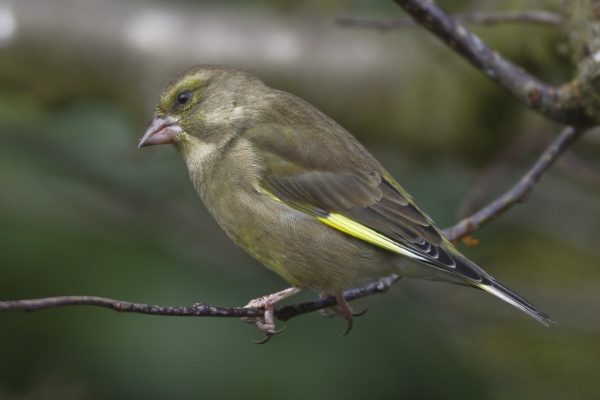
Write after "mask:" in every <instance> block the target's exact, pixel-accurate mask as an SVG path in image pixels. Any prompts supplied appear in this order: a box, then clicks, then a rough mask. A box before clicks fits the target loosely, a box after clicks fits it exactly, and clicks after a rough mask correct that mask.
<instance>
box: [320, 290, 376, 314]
mask: <svg viewBox="0 0 600 400" xmlns="http://www.w3.org/2000/svg"><path fill="white" fill-rule="evenodd" d="M327 297H329V295H327V294H325V293H320V294H319V299H325V298H327ZM348 307H349V308H350V310H351V311H352V316H353V317H361V316H363V315H365V314H366V312H367V311H368V310H369V309H368V308H365V309H364V310H362V311H354V309H353V308H352V307H350V305H348ZM319 314H321V316H322V317H325V318H332V317H335V316H336V315H339V316H342V317H343V315H342V313H341V312H340V310H339V309H338V306H337V305H335V306H332V307H327V308H322V309H320V310H319Z"/></svg>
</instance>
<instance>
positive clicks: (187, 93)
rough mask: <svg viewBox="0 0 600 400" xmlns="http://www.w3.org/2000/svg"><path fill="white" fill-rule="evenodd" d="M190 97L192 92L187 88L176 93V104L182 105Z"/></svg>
mask: <svg viewBox="0 0 600 400" xmlns="http://www.w3.org/2000/svg"><path fill="white" fill-rule="evenodd" d="M191 98H192V92H190V91H189V90H186V91H183V92H181V93H179V94H178V95H177V104H179V105H181V106H182V105H184V104H186V103H187V102H188V101H190V99H191Z"/></svg>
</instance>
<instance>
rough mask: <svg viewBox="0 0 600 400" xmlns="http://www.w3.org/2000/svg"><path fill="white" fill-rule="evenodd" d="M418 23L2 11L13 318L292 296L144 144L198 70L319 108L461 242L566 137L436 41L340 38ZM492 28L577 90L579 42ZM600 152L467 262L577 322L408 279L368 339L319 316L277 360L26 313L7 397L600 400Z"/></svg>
mask: <svg viewBox="0 0 600 400" xmlns="http://www.w3.org/2000/svg"><path fill="white" fill-rule="evenodd" d="M441 3H442V5H443V6H445V7H447V8H448V9H450V10H452V11H466V10H475V9H478V10H498V9H519V8H539V7H541V6H542V5H543V6H544V7H546V8H547V9H548V10H556V9H557V8H556V7H557V4H558V3H559V2H555V1H549V2H539V1H533V0H530V1H525V0H520V1H516V0H515V1H508V0H507V1H483V0H480V1H475V0H473V1H466V0H465V1H444V2H441ZM402 14H403V13H402V11H401V10H400V9H399V8H398V7H397V6H396V5H395V4H393V3H392V2H391V1H383V0H381V1H359V0H346V1H342V0H327V1H317V0H310V1H304V2H295V1H276V0H272V1H267V0H264V1H256V0H255V1H218V2H217V1H215V2H201V1H162V2H159V1H119V0H50V1H44V2H40V1H35V0H14V1H7V0H0V227H1V229H0V299H20V298H34V297H44V296H56V295H65V294H88V295H99V296H106V297H114V298H118V299H125V300H130V301H138V302H146V303H155V304H164V305H184V304H192V303H194V302H199V301H201V302H205V303H209V304H214V305H243V304H246V302H247V301H248V300H249V299H251V298H254V297H257V296H260V295H263V294H266V293H269V292H273V291H276V290H279V289H282V288H284V287H285V283H284V282H283V281H282V280H281V279H280V278H278V277H277V276H275V275H273V274H272V273H270V272H269V271H268V270H266V269H265V268H263V267H261V266H260V265H258V264H257V263H256V262H254V261H253V260H251V259H250V258H249V257H248V256H246V255H245V254H244V253H243V252H242V251H241V250H239V249H238V248H236V247H235V246H234V245H233V244H232V243H231V242H230V241H229V240H228V239H227V238H226V236H225V234H224V233H222V232H221V231H220V229H219V228H218V227H217V225H216V223H215V222H214V221H213V220H212V219H211V217H210V216H209V215H208V214H207V212H206V211H205V209H204V207H203V206H202V205H201V203H200V201H199V200H198V199H197V197H196V194H195V192H194V190H193V189H192V187H191V185H190V184H189V182H188V179H187V172H186V170H185V166H184V164H183V162H182V161H181V160H180V157H179V156H178V155H177V154H176V152H175V151H174V150H173V149H170V148H164V147H161V146H159V147H156V148H149V149H144V151H138V150H137V149H136V144H137V139H138V138H139V137H140V136H141V133H142V132H143V130H144V128H145V125H146V123H147V122H148V121H149V118H150V115H151V112H152V107H153V102H154V101H155V99H156V96H157V95H158V93H159V91H160V88H161V86H162V85H163V84H164V83H165V82H166V81H167V80H168V79H170V78H171V77H173V76H174V75H175V74H176V73H177V72H179V71H180V70H182V69H184V68H186V67H188V66H190V65H192V64H196V63H227V64H231V65H235V66H238V67H241V68H245V69H248V70H250V71H252V72H254V73H255V74H257V75H259V76H260V77H261V78H262V79H263V80H264V81H266V82H267V83H268V84H270V85H271V86H274V87H277V88H281V89H285V90H288V91H290V92H293V93H296V94H298V95H299V96H301V97H303V98H305V99H306V100H308V101H310V102H312V103H313V104H315V105H316V106H318V107H319V108H320V109H321V110H323V111H325V112H326V113H327V114H329V115H330V116H332V117H333V118H334V119H336V120H337V121H338V122H340V123H341V124H342V125H343V126H345V127H347V128H348V129H349V130H350V131H351V132H353V133H354V135H356V136H357V137H358V138H359V139H360V140H361V141H362V142H363V143H364V144H365V145H366V146H367V147H368V148H369V149H370V150H371V151H372V152H373V153H374V154H375V155H376V156H377V157H378V158H379V159H380V160H381V161H382V162H383V164H384V165H385V166H386V167H387V168H388V169H389V170H390V171H391V172H392V173H393V174H394V175H395V176H396V177H397V178H398V180H399V181H400V182H402V183H403V185H404V186H405V188H406V189H407V190H409V191H410V192H411V193H412V194H413V195H414V197H415V198H416V199H417V201H418V202H419V204H420V205H421V206H422V208H424V209H425V210H427V211H428V212H429V213H430V214H431V216H432V217H433V218H434V219H435V220H436V221H437V222H438V223H439V224H440V225H441V226H449V225H451V224H452V223H453V222H455V221H456V220H457V218H459V217H460V215H461V213H463V214H464V213H465V212H468V211H470V210H473V209H474V208H476V207H478V206H481V205H482V204H485V202H486V201H488V200H490V199H492V198H493V197H494V196H495V195H497V194H499V193H501V192H502V191H503V190H505V189H506V188H508V187H509V186H510V185H511V184H512V183H513V182H514V181H515V180H516V179H517V178H518V177H519V175H520V174H522V173H523V172H524V171H525V170H526V168H527V167H528V166H529V165H530V164H531V163H532V162H533V160H534V159H535V157H536V155H538V154H539V153H540V151H541V148H542V146H543V145H544V144H546V143H548V142H549V141H550V140H551V139H552V137H553V136H554V135H555V134H556V133H557V132H559V130H560V127H558V126H555V125H553V124H551V123H549V122H547V121H545V120H544V119H543V118H541V117H539V116H537V115H536V114H534V113H532V112H530V111H528V110H526V109H525V108H523V107H522V106H521V105H520V104H518V103H517V102H516V101H514V100H513V99H512V98H510V97H509V96H508V95H507V94H505V93H504V92H503V91H501V90H500V89H499V88H497V87H496V86H494V85H493V84H492V83H490V82H488V81H487V80H486V79H485V78H484V77H483V76H482V75H481V74H480V73H479V72H478V71H476V70H474V69H473V68H472V67H471V66H469V65H468V64H467V63H466V62H465V61H463V60H462V59H460V58H459V57H457V56H456V55H455V54H453V53H452V52H451V51H449V50H448V49H447V48H445V47H444V46H442V45H441V44H440V43H438V42H437V41H436V40H435V39H434V38H432V37H431V36H430V35H429V34H428V33H427V32H424V31H422V30H420V29H407V30H402V31H396V32H390V33H381V32H376V31H370V30H365V29H348V28H341V27H339V26H336V24H335V18H336V17H339V16H356V17H373V18H377V17H393V16H400V15H402ZM473 29H474V30H475V31H476V32H477V33H479V34H480V35H481V36H482V37H483V38H484V40H485V41H486V42H488V43H489V44H490V45H492V46H494V47H495V48H496V49H498V50H499V51H500V52H501V53H503V54H505V55H507V56H508V57H509V58H511V59H513V60H515V61H516V62H518V63H519V64H520V65H523V66H524V67H525V68H526V69H528V70H529V71H531V72H533V73H535V74H537V75H538V76H540V77H541V78H542V79H544V80H546V81H548V82H551V83H554V84H558V83H561V82H563V81H565V80H567V79H568V78H569V77H570V75H571V66H570V64H569V62H568V57H567V54H566V51H565V48H566V47H565V43H564V42H563V39H562V36H561V32H560V31H559V30H558V29H555V28H550V27H546V26H539V25H535V26H532V25H516V24H511V25H505V26H496V27H474V28H473ZM599 156H600V136H599V134H598V133H597V132H590V133H589V134H588V135H586V136H585V137H584V138H582V139H581V140H580V142H579V143H578V144H577V145H576V146H575V147H574V148H573V149H572V150H571V151H570V152H569V153H568V154H567V155H566V156H565V157H564V158H563V159H561V161H560V162H559V163H558V164H557V165H556V166H555V167H554V168H553V169H552V170H551V171H550V172H549V173H548V174H547V175H546V176H544V178H543V180H542V182H541V183H540V184H539V185H538V186H537V187H536V189H535V191H534V193H533V194H532V195H531V196H530V198H529V201H528V202H527V203H525V204H524V205H520V206H518V207H515V208H514V209H513V210H511V211H510V212H509V213H508V214H507V215H505V216H503V217H502V218H501V219H499V220H497V221H496V222H494V223H493V224H491V225H490V226H488V227H486V228H485V229H483V230H481V231H480V232H478V233H477V235H476V237H477V238H478V239H479V240H480V244H479V245H478V246H476V247H474V248H469V249H464V250H465V252H466V253H467V254H468V255H469V256H470V257H471V258H472V259H474V260H476V261H477V262H479V263H480V264H481V265H483V266H485V267H486V269H487V270H488V271H489V272H490V273H492V274H493V275H495V276H496V277H497V278H498V279H500V280H502V281H503V282H505V283H506V284H507V285H509V286H510V287H513V288H514V289H515V290H517V291H519V292H520V293H523V294H524V295H525V297H527V298H528V299H530V300H532V301H533V302H534V303H535V304H538V305H539V306H540V307H542V308H543V309H544V310H545V311H547V312H548V313H549V314H551V315H552V316H553V317H554V318H555V319H556V320H557V321H558V322H559V324H558V325H557V326H554V327H551V328H544V327H542V326H541V325H539V324H536V323H535V322H534V321H532V320H531V319H529V318H527V317H526V316H524V315H523V314H521V313H519V312H517V311H515V310H513V309H512V308H510V307H508V306H507V305H505V304H502V303H501V302H500V301H498V300H496V299H494V298H492V297H491V296H488V295H485V294H484V293H481V292H478V291H475V290H469V289H466V288H461V287H453V286H450V285H443V284H437V283H430V282H414V281H409V280H404V281H401V282H399V283H398V284H396V285H395V286H394V287H393V288H392V289H391V290H390V291H389V292H388V293H387V294H385V295H383V296H373V297H370V298H368V299H364V300H362V301H361V302H360V304H358V305H357V307H358V308H361V307H366V306H368V307H369V312H368V313H367V315H366V316H364V317H362V318H360V319H359V320H357V321H356V323H355V328H354V330H353V332H352V333H351V334H350V335H349V336H347V337H339V334H340V333H341V332H342V330H343V329H344V324H343V322H342V321H341V320H339V319H324V318H321V317H320V316H318V315H317V314H314V315H307V316H303V317H300V318H297V319H294V320H292V321H291V322H290V323H289V324H288V329H287V330H286V332H285V333H284V334H282V335H280V336H278V337H276V338H275V339H274V340H273V341H272V342H271V343H269V344H268V345H265V346H256V345H253V344H251V343H250V339H256V338H258V337H259V334H258V332H256V331H255V330H254V328H253V327H252V326H250V325H246V324H244V323H242V322H240V321H237V320H234V319H209V318H187V319H186V318H171V317H151V316H143V315H135V314H117V313H115V312H112V311H109V310H104V309H99V308H91V307H70V308H61V309H52V310H47V311H40V312H35V313H20V312H19V313H16V312H15V313H7V314H0V399H133V398H144V399H165V398H170V399H188V398H196V399H210V398H232V397H233V398H236V397H237V398H249V399H252V398H257V399H263V400H266V399H272V398H279V399H304V398H326V397H327V398H332V399H336V398H347V399H352V398H361V399H362V398H369V397H371V398H383V399H385V398H409V399H414V398H420V399H424V398H446V399H454V398H460V399H507V398H510V399H532V398H544V399H567V398H568V399H591V398H596V397H597V395H598V393H600V383H599V382H598V372H599V371H600V313H599V311H600V246H599V245H600V241H599V239H598V238H599V237H600V223H599V222H600V202H599V199H600V180H599V178H598V174H599V172H598V171H599V170H600V165H599V163H598V159H599ZM461 210H462V211H461ZM313 297H314V294H310V293H309V294H304V295H303V297H302V296H300V297H299V298H296V299H294V300H299V299H310V298H313Z"/></svg>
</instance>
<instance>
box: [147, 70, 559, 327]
mask: <svg viewBox="0 0 600 400" xmlns="http://www.w3.org/2000/svg"><path fill="white" fill-rule="evenodd" d="M165 143H173V144H174V145H175V147H177V149H178V150H179V151H180V152H181V154H182V156H183V158H184V160H185V162H186V164H187V167H188V170H189V173H190V178H191V181H192V183H193V185H194V187H195V188H196V190H197V192H198V194H199V196H200V197H201V199H202V200H203V202H204V204H205V205H206V207H207V208H208V210H209V211H210V212H211V214H212V215H213V216H214V218H215V219H216V220H217V222H218V223H219V225H220V226H221V227H222V228H223V230H224V231H225V232H226V233H227V234H228V235H229V236H230V237H231V238H232V239H233V240H234V241H235V242H236V243H237V244H238V245H240V246H241V247H242V248H244V249H245V250H246V251H247V252H248V253H250V254H251V255H252V256H253V257H255V258H256V259H258V260H259V261H260V262H262V263H263V264H264V265H266V266H267V267H268V268H270V269H272V270H273V271H275V272H276V273H278V274H279V275H281V276H282V277H283V278H284V279H285V280H286V281H288V282H289V283H290V284H292V285H294V286H297V287H301V288H310V289H313V290H316V291H319V292H322V293H326V294H334V293H339V292H340V291H343V290H344V289H348V288H350V287H355V286H357V285H360V284H363V283H365V282H367V281H373V280H376V279H378V278H380V277H382V276H384V275H387V274H390V273H396V274H399V275H400V276H405V277H411V278H420V279H433V280H441V281H447V282H451V283H457V284H462V285H467V286H474V287H479V288H482V289H484V290H487V291H488V292H490V293H492V294H494V295H496V296H498V297H500V298H502V299H503V300H505V301H507V302H508V303H510V304H512V305H514V306H516V307H517V308H519V309H521V310H523V311H525V312H526V313H528V314H529V315H531V316H532V317H534V318H535V319H537V320H538V321H540V322H542V323H547V322H549V321H551V320H550V318H549V317H548V316H547V315H546V314H544V313H543V312H542V311H540V310H538V309H537V308H536V307H534V306H533V305H531V304H530V303H528V302H527V301H525V300H524V299H522V298H520V297H519V296H517V295H516V294H514V293H513V292H511V291H510V290H508V289H507V288H505V287H504V286H502V285H500V284H499V283H498V282H496V281H495V280H494V279H493V278H492V277H491V276H490V275H488V274H487V273H486V272H484V271H483V270H482V269H481V268H479V267H477V266H476V265H475V264H474V263H472V262H471V261H469V260H467V259H466V258H465V257H464V256H463V255H461V254H460V253H459V252H458V250H456V248H455V247H454V246H453V245H452V244H451V243H450V242H449V241H448V240H447V239H446V238H445V237H444V236H443V234H442V233H441V232H440V230H439V229H438V228H436V227H435V225H434V224H433V222H432V221H431V219H430V218H429V217H428V216H427V215H426V214H425V213H423V212H422V211H421V210H420V209H419V208H418V207H417V206H416V205H415V204H414V201H413V199H412V198H411V197H410V195H408V193H406V192H405V191H404V190H403V189H402V187H400V185H399V184H398V183H397V182H396V181H395V180H394V178H393V177H392V176H391V175H390V174H389V173H388V172H387V171H386V170H385V169H384V168H383V167H382V166H381V165H380V164H379V162H378V161H377V160H376V159H375V158H374V157H373V156H372V155H371V154H370V153H369V152H368V151H367V150H366V149H365V148H364V147H363V146H362V145H361V144H360V143H359V142H358V141H357V140H356V139H355V138H354V137H353V136H352V135H351V134H350V133H348V132H347V131H346V130H345V129H344V128H342V127H341V126H340V125H338V124H337V123H336V122H335V121H333V120H332V119H330V118H329V117H327V116H326V115H324V114H323V113H322V112H320V111H319V110H317V109H316V108H315V107H313V106H312V105H310V104H308V103H307V102H305V101H303V100H301V99H300V98H298V97H296V96H294V95H292V94H289V93H286V92H283V91H279V90H276V89H272V88H270V87H268V86H266V85H265V84H264V83H262V82H261V81H260V80H258V79H257V78H255V77H254V76H252V75H251V74H249V73H246V72H244V71H240V70H237V69H233V68H228V67H222V66H207V65H201V66H197V67H194V68H192V69H190V70H188V71H186V72H184V73H183V74H182V75H181V76H179V77H178V78H177V79H175V80H174V81H173V82H172V83H170V84H169V85H167V87H166V88H165V89H164V91H163V93H162V95H161V97H160V100H159V102H158V106H157V108H156V114H155V121H154V122H153V124H152V125H151V127H150V128H149V129H148V131H147V132H146V134H145V135H144V138H143V139H142V141H141V142H140V147H141V146H145V145H150V144H165ZM407 259H412V260H407Z"/></svg>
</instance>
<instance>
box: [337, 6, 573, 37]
mask: <svg viewBox="0 0 600 400" xmlns="http://www.w3.org/2000/svg"><path fill="white" fill-rule="evenodd" d="M452 18H454V19H455V20H456V21H458V22H461V23H463V24H475V25H497V24H509V23H533V24H542V25H550V26H560V25H561V24H562V23H563V18H562V17H561V16H560V15H558V14H555V13H551V12H548V11H543V10H518V11H513V10H511V11H493V12H485V11H474V12H467V13H458V14H452ZM336 23H337V24H338V25H340V26H343V27H348V28H371V29H378V30H380V31H383V32H388V31H391V30H394V29H402V28H412V27H415V26H418V24H417V22H416V21H415V20H414V19H413V18H410V17H401V18H393V19H387V20H381V19H379V20H377V19H362V18H352V17H339V18H337V19H336Z"/></svg>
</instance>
